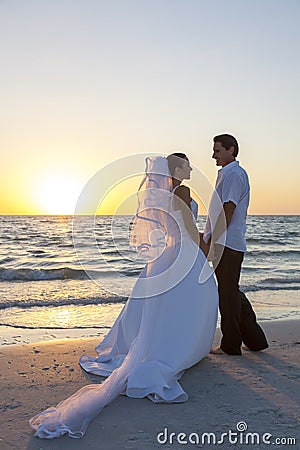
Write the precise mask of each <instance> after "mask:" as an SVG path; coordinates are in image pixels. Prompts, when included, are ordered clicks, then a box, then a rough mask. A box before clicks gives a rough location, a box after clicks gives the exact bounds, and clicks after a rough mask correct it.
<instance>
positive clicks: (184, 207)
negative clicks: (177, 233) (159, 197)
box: [175, 186, 203, 250]
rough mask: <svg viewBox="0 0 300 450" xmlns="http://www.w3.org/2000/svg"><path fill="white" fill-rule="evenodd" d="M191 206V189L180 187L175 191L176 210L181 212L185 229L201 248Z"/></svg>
mask: <svg viewBox="0 0 300 450" xmlns="http://www.w3.org/2000/svg"><path fill="white" fill-rule="evenodd" d="M177 197H178V198H177ZM190 204H191V196H190V190H189V188H188V187H187V186H179V187H178V188H177V189H176V191H175V209H180V210H181V212H182V217H183V221H184V225H185V228H186V229H187V231H188V233H189V234H190V236H191V238H192V239H193V241H194V242H196V244H197V245H199V246H201V245H200V244H201V242H200V241H201V239H200V233H199V231H198V228H197V227H196V225H195V223H194V221H193V213H192V211H191V207H190ZM202 241H203V239H202ZM201 248H202V247H201ZM202 250H203V249H202Z"/></svg>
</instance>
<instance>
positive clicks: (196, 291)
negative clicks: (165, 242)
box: [29, 204, 218, 439]
mask: <svg viewBox="0 0 300 450" xmlns="http://www.w3.org/2000/svg"><path fill="white" fill-rule="evenodd" d="M193 206H195V204H193ZM193 209H194V208H193ZM176 214H177V215H178V220H179V221H182V222H183V219H182V216H181V212H180V211H177V212H176ZM181 228H182V229H185V228H184V227H181ZM143 292H145V296H144V297H142V295H141V293H143ZM217 314H218V290H217V286H216V282H215V278H214V275H213V272H212V270H211V268H210V266H209V265H208V263H207V260H206V258H205V255H204V253H203V252H202V250H201V249H199V247H198V246H197V245H196V244H195V243H194V241H193V240H192V239H191V238H190V236H189V234H188V233H187V232H185V234H184V236H181V245H178V244H176V245H174V246H172V247H170V248H167V249H166V250H165V251H164V252H163V254H162V255H161V256H160V257H159V258H158V259H157V260H156V261H154V262H152V263H148V264H147V265H146V266H145V267H144V269H143V271H142V273H141V274H140V276H139V278H138V280H137V282H136V284H135V286H134V288H133V291H132V293H131V296H130V298H129V299H128V300H127V302H126V304H125V306H124V308H123V309H122V311H121V313H120V315H119V317H118V318H117V320H116V322H115V323H114V325H113V326H112V328H111V330H110V331H109V333H108V334H107V336H106V337H105V338H104V339H103V341H102V342H101V343H100V344H99V345H98V346H97V347H96V352H97V356H96V357H92V356H86V355H84V356H82V357H81V358H80V365H81V367H82V368H83V369H84V370H85V371H87V372H90V373H93V374H96V375H102V376H105V377H107V378H106V379H105V380H104V381H103V382H102V383H101V384H91V385H87V386H85V387H83V388H81V389H80V390H79V391H77V392H76V393H74V394H73V395H72V396H70V397H69V398H67V399H66V400H63V401H62V402H60V403H59V404H58V405H57V406H56V407H50V408H48V409H46V410H45V411H43V412H42V413H40V414H37V415H36V416H34V417H33V418H31V419H30V421H29V423H30V425H31V427H32V428H33V429H34V430H35V436H37V437H40V438H44V439H51V438H54V437H59V436H61V435H63V434H66V433H68V434H69V436H70V437H73V438H80V437H82V436H83V435H84V434H85V432H86V429H87V427H88V424H89V423H90V422H91V420H92V419H93V418H94V417H95V416H96V415H98V414H99V413H100V411H101V410H102V409H103V408H104V407H105V406H106V405H108V404H109V403H110V402H111V401H113V400H114V399H115V398H116V397H117V396H118V395H120V394H123V395H127V396H128V397H134V398H144V397H147V398H149V399H150V400H152V401H153V402H157V403H161V402H166V403H173V402H185V401H186V400H187V399H188V395H187V394H186V392H185V391H184V390H183V389H182V387H181V385H180V383H179V380H180V378H181V376H182V374H183V373H184V371H185V370H186V369H188V368H189V367H191V366H193V365H194V364H196V363H198V362H199V361H200V360H201V359H202V358H203V357H204V356H205V355H207V353H208V352H209V350H210V348H211V345H212V342H213V338H214V333H215V329H216V323H217Z"/></svg>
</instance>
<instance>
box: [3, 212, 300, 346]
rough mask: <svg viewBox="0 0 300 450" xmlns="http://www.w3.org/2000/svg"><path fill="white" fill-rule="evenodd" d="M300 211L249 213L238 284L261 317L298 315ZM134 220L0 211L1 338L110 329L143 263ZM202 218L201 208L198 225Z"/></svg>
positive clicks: (101, 332)
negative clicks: (133, 240)
mask: <svg viewBox="0 0 300 450" xmlns="http://www.w3.org/2000/svg"><path fill="white" fill-rule="evenodd" d="M299 217H300V216H249V217H248V219H247V247H248V251H247V253H246V255H245V258H244V263H243V269H242V275H241V283H240V284H241V289H242V290H243V291H244V292H245V293H246V294H247V296H248V298H249V300H250V301H251V302H252V304H253V307H254V309H255V311H256V314H257V317H258V319H259V320H274V319H283V318H296V317H298V316H299V310H300V309H299V287H300V270H299V269H300V258H299V256H300V250H299V234H300V233H299ZM130 221H131V217H130V216H114V217H112V216H98V217H96V218H95V217H91V216H81V217H77V218H76V220H75V222H73V216H0V236H1V239H0V343H1V342H2V343H11V342H27V341H28V340H30V336H31V334H32V335H33V336H39V339H40V336H44V337H43V339H48V338H55V337H66V336H68V335H69V334H70V332H71V330H80V333H81V334H80V336H90V335H99V336H103V335H105V334H106V333H107V331H108V330H109V328H110V327H111V325H112V324H113V322H114V320H115V319H116V317H117V316H118V314H119V312H120V311H121V309H122V307H123V306H124V303H125V301H126V299H127V297H128V295H129V293H130V291H131V289H132V286H133V284H134V283H135V280H136V278H137V276H138V274H139V273H140V271H141V269H142V267H143V265H144V261H142V260H141V259H140V258H138V257H137V255H136V252H135V251H133V250H131V249H130V248H129V245H128V230H129V226H130ZM204 224H205V217H204V216H200V217H199V218H198V226H199V229H200V230H203V228H204ZM7 330H10V339H7V336H6V335H7ZM38 330H39V332H40V334H39V335H37V334H36V332H37V331H38ZM77 335H78V334H77ZM12 337H13V339H12Z"/></svg>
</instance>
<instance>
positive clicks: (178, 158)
mask: <svg viewBox="0 0 300 450" xmlns="http://www.w3.org/2000/svg"><path fill="white" fill-rule="evenodd" d="M183 159H185V160H186V161H188V160H189V159H188V157H187V156H186V155H185V154H184V153H171V155H169V156H167V160H168V165H169V170H170V174H171V176H173V175H174V174H175V169H176V167H180V168H181V167H182V164H183V161H182V160H183Z"/></svg>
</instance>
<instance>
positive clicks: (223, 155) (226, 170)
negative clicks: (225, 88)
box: [203, 134, 268, 355]
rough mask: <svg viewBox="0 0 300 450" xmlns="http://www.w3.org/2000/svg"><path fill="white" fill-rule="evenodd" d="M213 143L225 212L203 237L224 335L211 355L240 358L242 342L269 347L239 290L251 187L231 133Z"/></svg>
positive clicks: (209, 223)
mask: <svg viewBox="0 0 300 450" xmlns="http://www.w3.org/2000/svg"><path fill="white" fill-rule="evenodd" d="M213 141H214V146H213V155H212V157H213V158H214V159H215V160H216V165H217V166H221V169H220V170H219V172H218V177H217V181H216V188H215V191H216V193H217V194H218V196H219V197H218V202H219V204H220V205H221V208H223V210H221V211H220V214H219V215H218V216H217V217H216V220H215V221H213V220H211V217H209V218H208V220H207V222H206V226H205V230H204V236H203V238H204V241H205V242H206V243H207V244H208V245H209V246H210V252H211V254H214V266H215V274H216V277H217V280H218V290H219V309H220V314H221V331H222V335H223V336H222V340H221V344H220V346H219V347H215V348H213V349H212V350H211V353H214V354H218V355H220V354H229V355H241V354H242V352H241V345H242V342H244V344H245V345H246V346H247V347H248V348H249V349H250V350H252V351H259V350H264V349H265V348H267V347H268V343H267V340H266V337H265V335H264V332H263V330H262V329H261V327H260V326H259V325H258V323H257V322H256V316H255V313H254V311H253V309H252V306H251V304H250V302H249V300H248V299H247V298H246V296H245V294H243V293H242V292H241V291H240V290H239V279H240V273H241V266H242V262H243V258H244V253H245V251H246V240H245V232H246V217H247V209H248V205H249V194H250V186H249V181H248V176H247V173H246V171H245V170H244V169H243V168H242V167H241V166H240V165H239V162H238V161H236V157H237V155H238V151H239V146H238V143H237V140H236V139H235V138H234V137H233V136H231V135H230V134H222V135H220V136H215V137H214V139H213ZM220 200H221V203H220ZM213 203H216V197H215V196H213V197H212V200H211V205H210V211H216V210H217V209H216V208H217V206H216V204H213ZM225 231H226V240H225V241H224V239H225V235H224V233H225ZM222 238H223V239H222Z"/></svg>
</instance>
